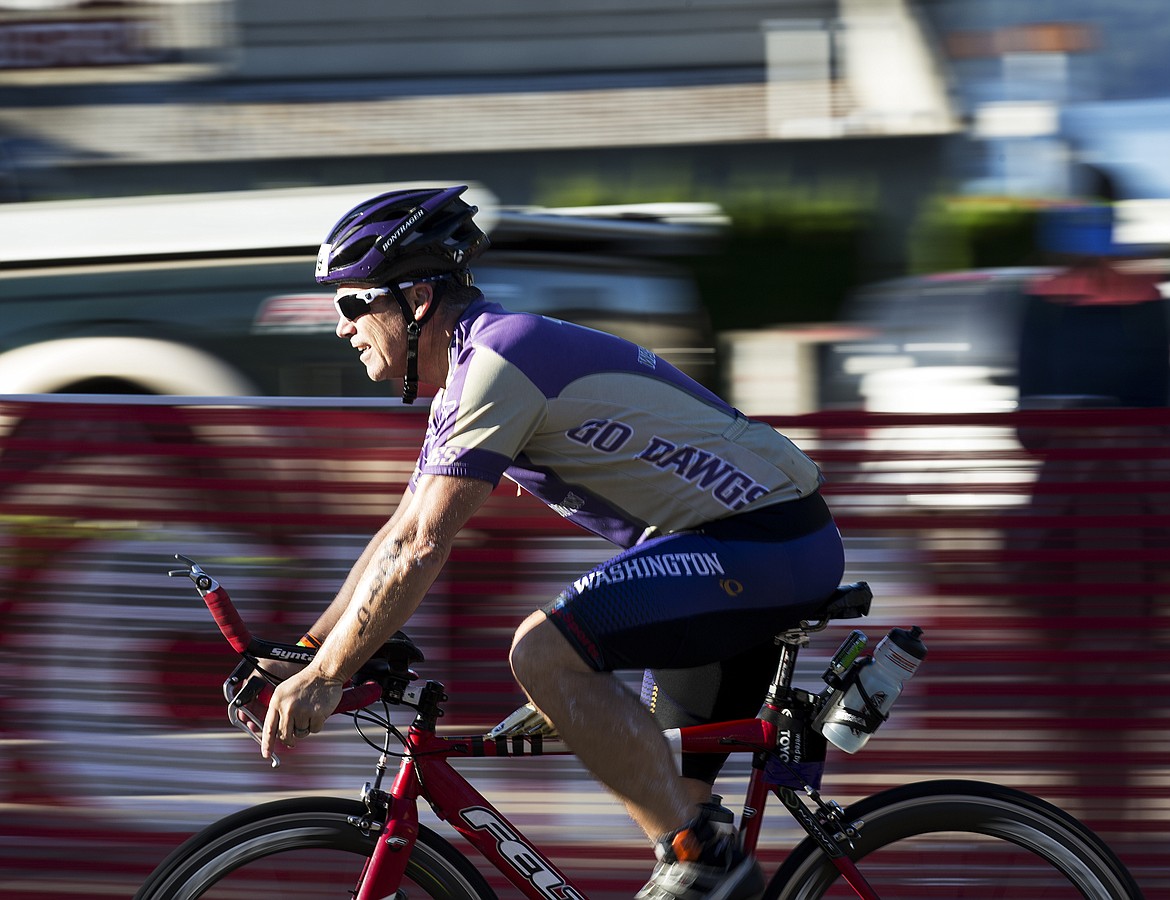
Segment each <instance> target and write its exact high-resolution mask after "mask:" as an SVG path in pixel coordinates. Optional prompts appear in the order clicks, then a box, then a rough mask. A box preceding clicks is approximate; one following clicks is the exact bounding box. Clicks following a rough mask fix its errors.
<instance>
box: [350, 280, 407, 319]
mask: <svg viewBox="0 0 1170 900" xmlns="http://www.w3.org/2000/svg"><path fill="white" fill-rule="evenodd" d="M407 287H410V282H409V281H408V282H406V284H402V285H399V288H400V289H401V288H407ZM390 293H391V292H390V288H388V287H376V288H366V290H364V291H357V292H355V293H353V294H342V295H341V296H340V297H334V298H333V306H334V307H335V308H336V309H337V314H338V315H339V316H341V317H342V318H345V319H349V321H351V322H356V321H357V320H358V319H360V318H361V317H362V316H364V315H365V314H366V313H368V312H369V311H370V304H371V303H373V302H374V301H375V300H377V299H378V298H379V297H386V296H389V294H390Z"/></svg>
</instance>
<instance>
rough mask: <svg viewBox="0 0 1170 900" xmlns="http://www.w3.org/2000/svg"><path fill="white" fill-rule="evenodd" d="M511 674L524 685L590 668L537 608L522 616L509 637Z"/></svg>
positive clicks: (526, 686) (525, 686)
mask: <svg viewBox="0 0 1170 900" xmlns="http://www.w3.org/2000/svg"><path fill="white" fill-rule="evenodd" d="M508 661H509V662H510V663H511V665H512V674H513V675H515V676H516V680H517V681H518V682H520V685H521V686H522V687H524V688H526V689H527V688H528V687H529V686H530V685H532V684H533V683H535V682H538V681H542V680H544V681H547V680H549V679H553V678H556V677H557V676H558V675H559V674H563V673H565V672H568V671H582V672H585V671H589V672H591V671H593V670H592V669H590V668H589V666H588V665H587V664H586V663H585V660H583V659H582V658H581V656H580V654H578V653H577V650H576V649H575V648H574V647H573V645H572V644H570V643H569V641H568V640H567V639H566V638H565V636H564V635H563V634H561V632H560V629H559V628H557V627H556V626H555V625H554V624H553V623H552V622H550V621H549V619H548V617H547V616H546V615H545V614H544V613H543V612H541V611H539V610H538V611H537V612H534V613H533V614H532V615H530V616H529V617H528V618H527V619H525V620H524V621H523V622H522V623H521V624H520V627H519V628H517V629H516V634H515V636H514V637H513V638H512V650H511V652H510V654H509V656H508Z"/></svg>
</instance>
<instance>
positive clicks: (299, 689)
mask: <svg viewBox="0 0 1170 900" xmlns="http://www.w3.org/2000/svg"><path fill="white" fill-rule="evenodd" d="M341 689H342V683H341V682H340V681H337V680H335V679H331V678H323V677H322V676H320V675H318V674H316V673H315V672H314V671H313V670H312V669H311V668H308V669H304V670H302V671H300V672H297V673H296V674H295V675H292V676H291V677H290V678H289V679H288V680H287V681H285V682H284V683H283V684H280V685H278V686H277V687H276V690H275V691H273V692H272V700H271V701H270V702H269V704H268V715H267V716H266V717H265V719H264V732H263V734H261V736H260V753H261V755H262V756H263V757H264V758H265V759H271V758H272V752H273V750H274V749H275V745H276V742H277V741H280V743H282V744H284V745H285V746H286V747H289V748H292V747H295V746H296V745H297V741H298V740H299V739H300V738H305V737H308V736H309V735H310V734H315V733H316V732H318V731H320V730H321V729H322V728H324V727H325V720H326V719H328V718H329V716H330V715H332V714H333V710H335V709H337V704H338V703H340V702H341Z"/></svg>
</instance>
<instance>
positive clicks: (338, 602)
mask: <svg viewBox="0 0 1170 900" xmlns="http://www.w3.org/2000/svg"><path fill="white" fill-rule="evenodd" d="M413 500H414V492H413V491H412V490H411V489H410V488H409V487H408V488H407V489H406V490H405V491H403V492H402V499H401V500H400V501H398V506H397V508H396V509H395V510H394V514H393V515H392V516H391V517H390V518H389V519H388V520H387V521H386V524H385V525H383V526H382V527H381V528H379V529H378V533H377V534H375V535H374V536H373V537H372V538H371V539H370V542H369V543H368V544H366V548H365V550H363V551H362V554H361V556H359V557H358V558H357V561H356V562H355V563H354V564H353V566H352V567H351V568H350V570H349V574H348V575H347V576H346V577H345V582H344V583H343V584H342V585H341V588H340V589H339V590H338V592H337V596H336V597H334V598H333V602H332V603H330V604H329V606H328V607H326V609H325V611H324V612H323V613H321V615H320V616H319V617H318V618H317V621H316V623H314V625H313V627H312V628H310V629H309V634H311V635H312V636H313V637H314V638H316V640H317V643H318V644H320V643H321V642H323V641H324V640H325V639H326V638H327V637H329V635H330V633H331V632H332V631H333V628H334V626H336V625H337V620H338V619H340V618H341V615H342V613H344V612H345V610H346V608H347V607H348V606H349V602H350V600H351V599H353V593H354V591H355V590H357V586H358V583H359V582H360V581H361V578H362V575H363V574H364V573H365V571H366V569H367V568H368V567H369V565H370V561H371V560H372V559H373V558H374V553H375V552H377V550H378V548H379V547H381V546H382V542H383V541H385V540H386V538H387V537H389V535H390V533H391V531H392V530H393V529H394V527H395V526H396V525H397V523H398V521H399V520H400V519H401V518H402V517H403V516H405V515H406V513H407V510H408V509H409V508H410V504H411V503H412V502H413Z"/></svg>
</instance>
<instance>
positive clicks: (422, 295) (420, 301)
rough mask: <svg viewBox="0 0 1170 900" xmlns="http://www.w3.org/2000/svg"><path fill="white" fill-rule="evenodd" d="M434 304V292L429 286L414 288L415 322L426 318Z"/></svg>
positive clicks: (423, 285)
mask: <svg viewBox="0 0 1170 900" xmlns="http://www.w3.org/2000/svg"><path fill="white" fill-rule="evenodd" d="M434 302H435V290H434V288H433V287H431V285H429V284H416V285H415V286H414V318H415V321H418V320H420V319H422V318H423V317H424V316H426V314H427V312H428V310H430V308H431V304H432V303H434Z"/></svg>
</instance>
